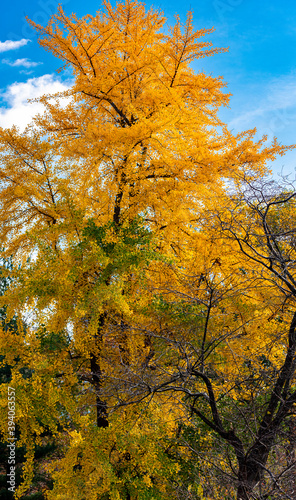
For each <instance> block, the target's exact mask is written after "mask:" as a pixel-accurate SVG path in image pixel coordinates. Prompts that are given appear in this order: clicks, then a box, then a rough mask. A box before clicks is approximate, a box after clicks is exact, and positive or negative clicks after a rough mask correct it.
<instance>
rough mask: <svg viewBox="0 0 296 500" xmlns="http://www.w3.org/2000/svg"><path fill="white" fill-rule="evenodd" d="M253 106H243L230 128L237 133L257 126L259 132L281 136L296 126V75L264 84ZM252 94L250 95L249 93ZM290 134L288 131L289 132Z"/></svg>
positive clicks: (245, 104) (251, 104) (247, 104)
mask: <svg viewBox="0 0 296 500" xmlns="http://www.w3.org/2000/svg"><path fill="white" fill-rule="evenodd" d="M260 87H261V92H260V95H257V98H256V100H254V99H253V102H252V103H246V101H245V100H244V101H245V103H244V105H243V103H241V104H242V106H241V108H240V112H239V113H236V115H237V116H235V117H234V118H233V119H232V120H231V122H230V123H229V126H230V128H233V129H235V130H236V131H239V130H244V129H246V128H253V127H255V126H256V127H257V129H258V132H260V133H261V134H262V133H265V134H268V135H272V136H273V135H278V134H279V133H280V132H281V131H282V130H284V129H286V128H287V129H290V128H291V127H292V128H293V129H294V130H295V126H296V75H295V74H291V75H284V76H281V77H279V78H274V79H273V80H271V81H269V82H267V83H266V84H265V85H262V82H260ZM249 94H250V93H249ZM287 131H288V130H287Z"/></svg>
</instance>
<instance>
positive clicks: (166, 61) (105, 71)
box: [0, 1, 288, 474]
mask: <svg viewBox="0 0 296 500" xmlns="http://www.w3.org/2000/svg"><path fill="white" fill-rule="evenodd" d="M164 23H165V18H164V17H163V15H162V14H161V13H159V12H157V11H155V10H152V9H151V10H149V11H148V12H146V11H145V8H144V6H143V5H142V4H140V3H138V2H130V1H126V2H125V3H119V4H118V5H117V6H116V7H115V8H113V7H112V6H111V4H110V3H108V2H105V3H104V8H103V10H102V11H99V12H98V13H97V14H96V15H95V16H91V15H89V16H86V17H84V18H82V19H77V17H76V16H75V15H74V14H73V15H71V16H69V17H67V16H66V14H65V13H64V12H63V10H62V8H59V10H58V13H57V14H56V15H54V16H52V18H51V20H50V22H49V24H48V26H46V27H42V26H40V25H36V24H35V23H33V22H31V24H32V25H33V26H34V27H35V28H36V30H37V31H38V32H39V34H40V44H41V46H43V47H44V48H45V49H46V50H49V51H50V52H52V53H53V54H54V55H55V56H56V57H58V58H60V59H61V61H62V64H63V67H69V68H70V69H71V71H72V72H73V76H74V82H73V86H72V87H71V88H69V90H68V91H66V92H64V93H61V94H57V95H54V96H43V97H42V98H41V99H40V102H41V103H42V104H43V105H44V106H45V111H44V113H43V114H42V115H40V116H37V117H36V118H35V119H34V121H33V123H32V124H31V125H30V126H28V128H27V129H26V130H25V132H23V133H20V132H19V131H18V130H17V128H16V127H13V128H11V129H5V130H4V129H1V134H0V141H1V172H0V177H1V193H0V202H1V210H0V234H1V239H2V241H3V244H4V245H5V251H6V254H7V255H11V254H13V255H15V261H16V262H17V263H20V264H21V267H20V268H17V269H15V270H14V271H13V274H14V282H13V287H11V288H10V289H9V290H8V292H7V293H6V294H5V297H4V299H3V300H4V302H5V304H7V307H8V311H9V314H11V315H13V314H14V313H15V312H18V313H20V314H21V313H23V312H24V311H25V310H27V311H28V310H29V311H30V312H31V328H29V329H28V331H27V332H23V335H20V336H19V338H18V339H17V340H16V339H15V338H12V337H11V338H10V337H9V338H6V337H5V334H4V332H3V335H2V339H3V343H2V345H3V346H4V342H6V347H5V349H6V351H9V352H10V353H12V351H17V352H19V354H20V356H22V357H23V358H26V359H27V360H28V363H31V364H33V365H34V370H35V371H34V376H33V379H34V380H33V381H32V382H34V383H32V382H31V386H30V387H29V386H28V385H26V384H25V382H23V381H21V382H19V381H18V379H17V377H16V375H15V377H14V381H15V383H16V385H17V384H19V391H20V394H22V396H23V398H24V399H23V401H24V402H28V401H29V400H31V407H30V405H29V403H28V405H27V406H26V405H25V403H24V406H23V407H22V409H21V410H20V416H19V418H20V419H21V420H22V425H21V426H20V427H21V429H22V432H23V439H24V442H29V441H30V439H31V437H32V432H34V433H35V434H36V433H37V435H38V433H39V434H40V433H41V432H42V422H43V423H45V422H46V425H47V426H49V428H50V429H51V430H52V432H57V428H58V422H59V421H60V420H61V415H62V420H63V425H64V426H66V427H67V425H68V426H69V427H70V428H71V429H73V428H75V427H76V428H82V427H83V426H85V425H86V424H85V422H86V421H88V422H92V421H93V420H95V422H96V425H97V427H98V428H105V429H106V428H107V426H108V423H109V422H110V418H111V417H110V415H109V416H108V411H109V413H110V411H111V410H112V408H113V406H114V405H115V404H117V402H118V399H121V398H122V397H123V395H122V393H121V392H122V391H123V392H124V391H126V392H127V393H128V391H131V385H129V384H132V383H135V384H136V382H137V378H135V379H133V381H130V382H129V383H123V385H121V381H122V380H124V375H125V374H130V372H131V369H132V370H133V371H134V372H135V373H139V372H140V371H141V369H142V367H147V366H148V365H149V360H150V359H152V356H153V352H154V347H153V341H152V336H151V335H150V334H149V335H143V334H142V330H141V331H139V330H138V325H139V324H140V323H141V321H142V327H143V326H144V324H145V321H146V319H145V310H146V309H147V308H146V306H147V304H149V302H150V301H151V300H152V299H153V287H154V288H155V287H158V286H160V285H161V282H162V280H163V279H164V277H162V275H161V272H160V271H161V270H163V269H164V268H165V266H164V263H165V262H170V261H172V259H174V258H178V259H179V258H180V255H181V254H182V252H181V250H182V248H185V247H186V248H187V249H189V248H190V244H191V243H190V242H191V241H193V240H192V238H195V233H196V231H195V225H196V220H197V219H198V217H199V214H200V213H201V211H202V210H203V207H204V205H205V203H207V199H208V197H210V196H211V194H213V193H215V194H216V195H219V194H220V195H222V194H223V192H224V189H225V186H227V182H228V181H229V179H231V178H232V177H233V176H234V175H236V174H237V173H239V172H240V171H242V170H245V169H246V168H247V169H248V171H249V173H250V175H253V176H256V175H257V176H258V175H259V176H260V175H261V174H262V173H263V172H265V170H266V166H267V162H268V161H270V160H272V159H274V158H275V156H276V155H277V154H284V152H285V151H286V150H287V149H288V148H287V147H284V146H279V145H278V144H277V142H276V141H274V142H273V143H272V144H271V145H269V146H268V145H264V140H265V139H262V140H261V141H256V140H255V139H254V135H255V131H254V130H253V131H247V132H244V133H242V134H239V135H237V136H234V135H233V134H232V133H231V132H229V131H228V129H227V127H226V126H225V125H224V124H223V123H222V122H221V121H220V120H219V117H218V111H219V108H220V107H221V106H223V105H227V103H228V100H229V96H228V95H227V94H225V93H223V89H224V86H225V84H224V83H223V80H222V78H220V77H218V78H215V77H212V76H208V75H205V74H204V73H203V72H197V73H196V72H194V71H193V69H192V68H191V66H190V64H191V62H192V61H193V60H198V59H200V58H202V57H205V56H212V55H214V54H216V53H217V52H221V51H223V50H224V49H214V48H212V46H211V43H210V42H206V41H204V37H205V36H206V35H208V34H210V33H211V31H212V30H203V29H201V30H197V31H195V30H194V28H193V24H192V16H191V14H189V15H188V17H187V21H186V22H185V24H184V25H183V24H182V23H181V21H180V20H179V18H177V20H176V23H175V25H174V26H172V27H170V28H169V29H168V30H167V31H166V32H164V29H163V27H164ZM225 180H227V182H226V183H225ZM180 265H181V266H182V263H181V261H180ZM166 273H167V274H166V276H165V278H167V277H170V279H171V280H172V283H171V285H172V286H174V284H175V282H176V277H174V273H173V272H171V270H170V271H168V272H167V271H166ZM148 283H152V285H151V286H150V285H149V286H148ZM145 308H146V309H145ZM57 353H58V356H57ZM107 375H108V377H107ZM111 375H112V376H111ZM41 382H42V390H41V389H40V384H41ZM38 384H39V386H38ZM119 390H120V391H121V392H118V391H119ZM131 392H132V391H131ZM40 401H42V403H40ZM58 405H60V406H59V409H57V406H58ZM25 406H26V407H25ZM61 406H62V409H61ZM93 407H95V410H96V416H95V418H94V415H93V411H92V408H93ZM30 408H31V409H30ZM49 409H50V411H49ZM44 415H46V417H44ZM37 416H38V418H37ZM79 426H80V427H79ZM83 428H84V427H83ZM74 441H75V440H74ZM30 450H31V449H30ZM30 453H31V451H30V452H28V454H29V455H30ZM28 474H29V466H28Z"/></svg>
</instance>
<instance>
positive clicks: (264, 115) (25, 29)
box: [0, 0, 296, 174]
mask: <svg viewBox="0 0 296 500" xmlns="http://www.w3.org/2000/svg"><path fill="white" fill-rule="evenodd" d="M58 3H62V5H63V7H64V10H65V11H66V13H67V14H70V13H72V12H75V13H76V14H77V15H78V16H83V15H86V14H95V12H96V11H97V10H99V9H100V7H101V3H100V2H94V1H93V0H84V1H83V2H82V1H78V0H64V1H61V2H59V1H58V0H30V2H24V1H21V0H11V1H9V0H8V2H6V3H5V6H4V7H2V9H1V18H0V40H1V43H0V78H1V80H0V126H4V127H6V126H11V125H12V124H16V125H19V126H20V127H24V126H25V125H26V123H27V122H28V120H29V119H30V116H32V114H34V113H35V112H38V111H40V105H38V104H36V103H35V104H34V105H30V106H28V104H27V99H32V98H34V97H37V96H38V95H42V94H44V93H49V92H57V91H59V90H62V89H64V88H66V87H67V85H69V78H70V75H69V74H64V73H62V74H58V73H56V70H57V69H58V68H59V66H60V62H59V60H56V59H55V58H54V57H53V56H51V54H49V53H47V52H45V51H44V50H43V49H41V48H40V47H39V46H38V43H37V36H36V34H35V32H34V31H33V30H32V29H31V28H30V26H29V25H28V24H27V22H26V20H25V17H26V16H28V17H29V18H31V19H33V20H34V21H35V22H37V23H41V24H46V23H47V21H48V19H49V17H50V15H51V14H52V13H54V12H56V9H57V6H58ZM145 3H146V5H147V7H150V6H152V5H153V6H154V7H155V8H158V9H160V10H162V11H163V12H164V14H165V16H166V17H167V18H168V20H169V22H173V18H174V15H175V14H179V15H180V17H181V19H185V16H186V12H187V11H188V10H192V11H193V13H194V24H195V26H196V28H197V29H199V28H210V27H212V26H214V27H215V30H216V31H215V32H214V33H213V34H212V35H211V36H210V38H209V39H210V40H211V41H212V42H213V44H214V46H218V47H229V52H228V53H226V54H225V53H224V54H219V55H217V56H215V57H211V58H206V59H202V60H200V61H198V62H196V63H194V69H195V70H196V71H198V70H204V71H206V72H207V73H211V74H212V75H213V76H220V75H221V76H223V77H224V79H225V81H226V82H227V83H228V91H229V92H231V93H232V94H233V96H232V98H231V101H230V107H229V108H227V109H223V110H222V111H221V113H220V116H221V118H222V119H223V120H224V121H225V122H226V123H227V124H228V126H229V128H230V129H232V130H233V131H234V132H240V131H242V130H246V129H249V128H253V127H255V126H256V127H257V130H258V138H259V137H261V136H262V135H263V134H267V135H268V137H269V139H270V140H271V139H272V137H273V136H276V137H277V138H278V139H279V141H280V142H281V143H282V144H293V143H296V2H295V0H285V1H284V2H283V1H278V0H269V1H268V0H199V1H196V0H183V1H182V2H177V1H175V0H171V1H168V0H159V1H158V2H153V3H152V2H150V1H148V0H147V2H145ZM282 168H283V172H284V173H285V174H288V173H290V172H291V173H293V174H294V172H295V168H296V150H295V151H292V152H290V153H288V154H287V155H286V156H285V157H284V158H281V159H279V160H278V161H276V162H275V163H274V165H273V170H274V172H275V173H277V172H280V171H281V169H282Z"/></svg>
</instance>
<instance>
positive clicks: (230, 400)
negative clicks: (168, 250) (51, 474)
mask: <svg viewBox="0 0 296 500" xmlns="http://www.w3.org/2000/svg"><path fill="white" fill-rule="evenodd" d="M235 185H236V188H235V191H234V193H233V195H231V194H230V193H228V194H227V195H226V197H225V198H224V199H223V198H221V197H219V200H217V201H216V206H215V204H214V203H213V199H212V205H211V207H210V208H209V207H207V210H206V212H205V213H204V219H203V220H200V222H199V223H200V225H201V226H203V231H202V233H201V232H198V233H197V236H196V247H195V249H194V252H193V256H192V257H190V255H189V252H187V253H186V255H187V266H185V265H184V264H185V263H186V258H184V259H183V260H182V267H179V268H178V267H177V266H176V264H175V265H174V266H171V265H170V266H169V267H170V268H172V267H174V269H173V271H174V274H176V275H177V276H178V281H176V280H175V283H174V286H172V279H171V278H170V279H169V280H168V281H167V282H165V281H163V283H162V287H158V289H155V303H154V305H153V306H152V307H151V309H150V317H151V318H153V321H151V323H150V324H151V327H150V328H151V336H154V337H155V342H154V348H155V354H154V358H153V370H152V371H151V370H149V369H147V370H146V372H145V373H142V374H141V379H140V377H139V380H138V391H139V396H140V395H141V394H143V393H144V392H145V390H146V394H147V398H149V397H150V394H151V393H162V394H163V393H165V394H168V393H170V394H172V395H173V396H174V399H175V404H176V401H177V402H178V403H177V404H179V406H180V407H185V408H187V412H188V413H187V415H188V417H189V420H188V421H187V423H185V424H184V420H182V419H181V420H180V422H181V426H182V428H183V433H182V434H181V438H180V444H181V445H182V446H183V447H185V448H186V449H187V450H188V452H189V453H191V460H192V461H193V462H194V461H195V462H196V458H195V457H196V456H198V457H199V459H198V462H197V466H198V467H199V475H200V470H201V469H200V468H201V467H202V464H203V467H206V476H207V477H206V478H205V480H204V481H203V482H202V483H201V486H203V490H202V491H203V493H204V495H205V497H206V498H221V494H223V495H224V494H225V495H226V494H227V495H229V497H228V496H226V497H225V498H234V496H233V495H234V492H233V485H236V486H237V496H236V498H237V499H238V500H250V499H255V498H256V499H257V498H260V499H261V498H269V497H270V495H272V498H293V495H294V491H295V481H293V479H292V480H291V478H292V477H293V471H294V472H295V466H296V463H295V453H294V447H295V438H294V437H293V434H294V431H293V429H294V425H295V403H296V390H295V370H296V337H295V328H296V323H295V266H296V259H295V232H296V229H295V196H296V194H295V188H294V186H293V184H288V183H286V184H285V182H283V183H282V185H276V183H275V182H274V181H273V182H272V181H268V180H264V179H257V180H256V181H254V180H253V181H251V182H250V180H249V179H248V177H247V176H243V178H241V177H240V178H239V179H238V180H237V181H236V183H235ZM229 189H230V188H229ZM209 203H210V201H209ZM188 256H189V258H188ZM146 328H147V326H146ZM164 351H165V352H166V357H165V359H164V358H163V355H162V353H163V352H164ZM178 395H181V396H178ZM133 398H134V399H136V390H134V394H133ZM188 424H189V425H188ZM206 429H208V430H209V433H208V435H207V437H204V436H203V434H204V433H205V432H206ZM200 433H201V434H200ZM209 443H212V444H209ZM213 446H214V449H213V451H212V450H211V448H212V447H213ZM205 450H207V451H205ZM180 459H181V460H182V453H181V455H180ZM183 462H184V459H183ZM213 470H214V471H216V476H217V474H218V476H220V485H219V486H218V489H217V490H216V492H215V488H214V487H213V485H212V487H209V482H211V479H210V478H212V482H215V480H214V474H213V472H211V473H210V472H209V471H213ZM223 475H224V477H223ZM289 478H290V479H289ZM230 481H231V482H230ZM216 482H217V481H216ZM189 485H190V484H189ZM226 492H227V493H226ZM216 495H217V496H216Z"/></svg>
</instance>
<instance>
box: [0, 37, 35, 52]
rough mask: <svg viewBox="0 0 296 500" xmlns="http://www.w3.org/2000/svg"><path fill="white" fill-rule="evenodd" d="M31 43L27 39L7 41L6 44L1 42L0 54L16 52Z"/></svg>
mask: <svg viewBox="0 0 296 500" xmlns="http://www.w3.org/2000/svg"><path fill="white" fill-rule="evenodd" d="M28 42H30V40H28V39H27V38H22V39H21V40H18V41H13V40H6V41H5V42H0V52H6V51H7V50H15V49H19V48H20V47H23V46H24V45H27V43H28Z"/></svg>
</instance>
